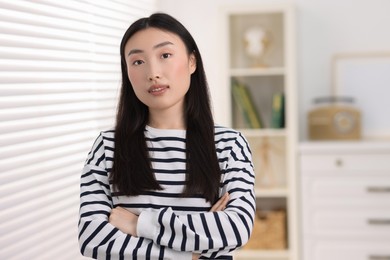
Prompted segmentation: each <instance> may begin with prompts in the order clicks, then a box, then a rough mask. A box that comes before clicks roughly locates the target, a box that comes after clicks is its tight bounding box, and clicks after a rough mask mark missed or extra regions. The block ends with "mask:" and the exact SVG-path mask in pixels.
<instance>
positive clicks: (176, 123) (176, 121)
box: [148, 111, 187, 130]
mask: <svg viewBox="0 0 390 260" xmlns="http://www.w3.org/2000/svg"><path fill="white" fill-rule="evenodd" d="M148 125H149V126H151V127H153V128H158V129H182V130H185V129H186V128H187V127H186V124H185V120H184V116H183V113H177V112H174V113H173V112H168V111H165V112H161V111H157V112H156V111H154V112H153V111H149V122H148Z"/></svg>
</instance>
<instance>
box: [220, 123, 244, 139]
mask: <svg viewBox="0 0 390 260" xmlns="http://www.w3.org/2000/svg"><path fill="white" fill-rule="evenodd" d="M214 132H215V135H216V136H230V137H234V136H235V137H237V136H239V135H241V133H240V132H239V131H238V130H235V129H233V128H230V127H226V126H221V125H215V126H214Z"/></svg>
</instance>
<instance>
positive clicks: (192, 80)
mask: <svg viewBox="0 0 390 260" xmlns="http://www.w3.org/2000/svg"><path fill="white" fill-rule="evenodd" d="M120 54H121V61H122V63H121V66H122V88H121V93H120V100H119V105H118V112H117V118H116V126H115V130H114V131H105V132H102V133H101V134H100V135H99V136H98V138H97V139H96V141H95V143H94V145H93V147H92V149H91V151H90V153H89V154H88V158H87V160H86V162H85V167H84V169H83V173H82V176H81V195H80V200H81V202H80V221H79V243H80V250H81V253H82V254H83V255H85V256H89V257H93V258H98V259H175V260H182V259H197V258H200V259H232V256H231V255H232V251H233V250H235V249H236V248H238V247H240V246H242V245H244V244H245V243H246V242H247V240H248V239H249V237H250V234H251V232H252V226H253V219H254V214H255V196H254V190H253V187H254V173H253V165H252V162H251V154H250V149H249V147H248V144H247V142H246V140H245V138H244V137H243V136H242V135H241V134H240V133H239V132H237V131H234V130H232V129H228V128H225V127H220V126H215V125H214V121H213V118H212V113H211V109H210V101H209V93H208V87H207V82H206V76H205V73H204V69H203V64H202V59H201V56H200V53H199V50H198V47H197V46H196V43H195V41H194V40H193V38H192V36H191V35H190V33H189V32H188V31H187V30H186V29H185V28H184V26H183V25H182V24H180V23H179V22H178V21H177V20H175V19H174V18H173V17H171V16H169V15H167V14H162V13H156V14H153V15H151V16H150V17H148V18H142V19H140V20H138V21H136V22H134V23H133V24H132V25H131V26H130V27H129V29H128V30H127V31H126V33H125V34H124V37H123V39H122V43H121V47H120Z"/></svg>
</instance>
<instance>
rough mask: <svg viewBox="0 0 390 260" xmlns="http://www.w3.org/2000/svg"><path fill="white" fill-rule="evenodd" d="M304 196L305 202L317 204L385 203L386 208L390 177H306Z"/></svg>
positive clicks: (303, 181) (303, 188) (329, 175)
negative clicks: (307, 200)
mask: <svg viewBox="0 0 390 260" xmlns="http://www.w3.org/2000/svg"><path fill="white" fill-rule="evenodd" d="M302 194H303V198H302V199H303V200H306V199H309V200H311V201H315V203H321V202H324V203H333V204H334V205H344V204H345V202H348V203H353V204H354V202H353V201H356V203H358V204H359V202H360V204H362V205H363V204H365V202H367V203H369V204H370V205H374V204H376V203H382V202H383V203H384V204H381V205H383V206H385V205H389V204H390V175H389V176H388V175H383V174H380V175H367V174H366V175H358V176H345V175H344V176H340V175H337V174H328V175H325V176H322V175H321V176H308V175H305V176H303V177H302ZM386 202H388V203H386Z"/></svg>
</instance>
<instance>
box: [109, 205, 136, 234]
mask: <svg viewBox="0 0 390 260" xmlns="http://www.w3.org/2000/svg"><path fill="white" fill-rule="evenodd" d="M108 222H109V223H110V224H111V225H113V226H115V227H116V228H117V229H119V230H120V231H122V232H123V233H126V234H129V235H131V236H137V222H138V216H137V215H135V214H134V213H131V212H130V211H128V210H126V209H124V208H122V207H116V208H113V209H112V210H111V214H110V216H109V218H108Z"/></svg>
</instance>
